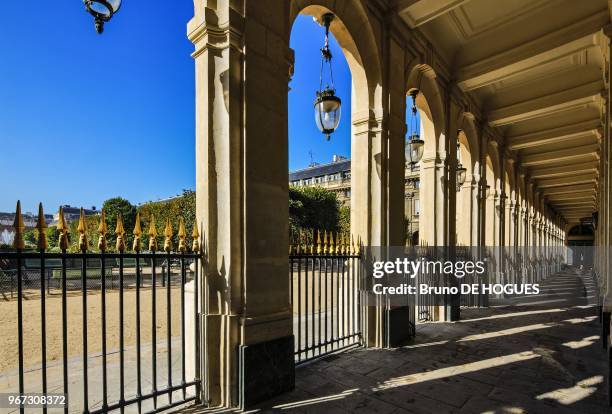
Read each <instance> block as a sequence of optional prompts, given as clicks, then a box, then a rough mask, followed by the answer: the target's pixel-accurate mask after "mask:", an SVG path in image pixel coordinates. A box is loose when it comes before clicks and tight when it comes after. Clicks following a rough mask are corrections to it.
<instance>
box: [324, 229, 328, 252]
mask: <svg viewBox="0 0 612 414" xmlns="http://www.w3.org/2000/svg"><path fill="white" fill-rule="evenodd" d="M327 253H329V239H328V237H327V230H325V232H324V233H323V254H327Z"/></svg>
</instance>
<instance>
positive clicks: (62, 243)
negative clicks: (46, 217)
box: [57, 206, 68, 251]
mask: <svg viewBox="0 0 612 414" xmlns="http://www.w3.org/2000/svg"><path fill="white" fill-rule="evenodd" d="M57 231H58V232H59V240H58V245H59V248H60V249H61V250H62V251H64V250H68V226H67V225H66V218H65V217H64V207H61V206H60V208H59V217H58V222H57Z"/></svg>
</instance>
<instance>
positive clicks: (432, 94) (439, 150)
mask: <svg viewBox="0 0 612 414" xmlns="http://www.w3.org/2000/svg"><path fill="white" fill-rule="evenodd" d="M414 89H416V90H418V95H417V97H416V104H417V107H418V109H419V115H420V119H421V125H420V136H421V139H422V140H423V141H425V149H424V152H423V158H422V159H421V162H420V163H419V167H420V171H419V175H420V183H421V187H420V193H419V199H420V205H421V215H420V217H419V237H420V239H421V241H422V242H424V243H427V244H428V245H432V246H435V245H437V246H443V245H445V244H446V241H447V234H446V225H447V205H446V195H447V190H448V189H447V185H446V169H447V165H446V138H445V126H446V119H445V115H444V106H443V101H442V95H441V91H440V89H439V87H438V84H437V80H436V73H435V71H434V70H433V68H431V67H430V66H428V65H424V64H420V63H414V62H412V63H411V65H409V66H408V69H407V78H406V94H409V93H410V91H412V90H414Z"/></svg>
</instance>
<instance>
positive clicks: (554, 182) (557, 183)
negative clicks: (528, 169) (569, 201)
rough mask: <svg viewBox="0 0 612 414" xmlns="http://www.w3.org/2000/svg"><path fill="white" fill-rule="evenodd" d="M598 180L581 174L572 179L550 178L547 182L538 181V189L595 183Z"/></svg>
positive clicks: (589, 175)
mask: <svg viewBox="0 0 612 414" xmlns="http://www.w3.org/2000/svg"><path fill="white" fill-rule="evenodd" d="M595 180H596V178H595V176H594V175H593V174H581V175H575V176H570V177H559V178H548V179H546V180H538V182H537V185H538V188H546V187H561V186H566V185H572V184H585V183H593V182H595Z"/></svg>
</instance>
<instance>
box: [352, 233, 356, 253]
mask: <svg viewBox="0 0 612 414" xmlns="http://www.w3.org/2000/svg"><path fill="white" fill-rule="evenodd" d="M355 253H356V250H355V237H354V236H353V235H352V234H351V255H353V256H354V255H355Z"/></svg>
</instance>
